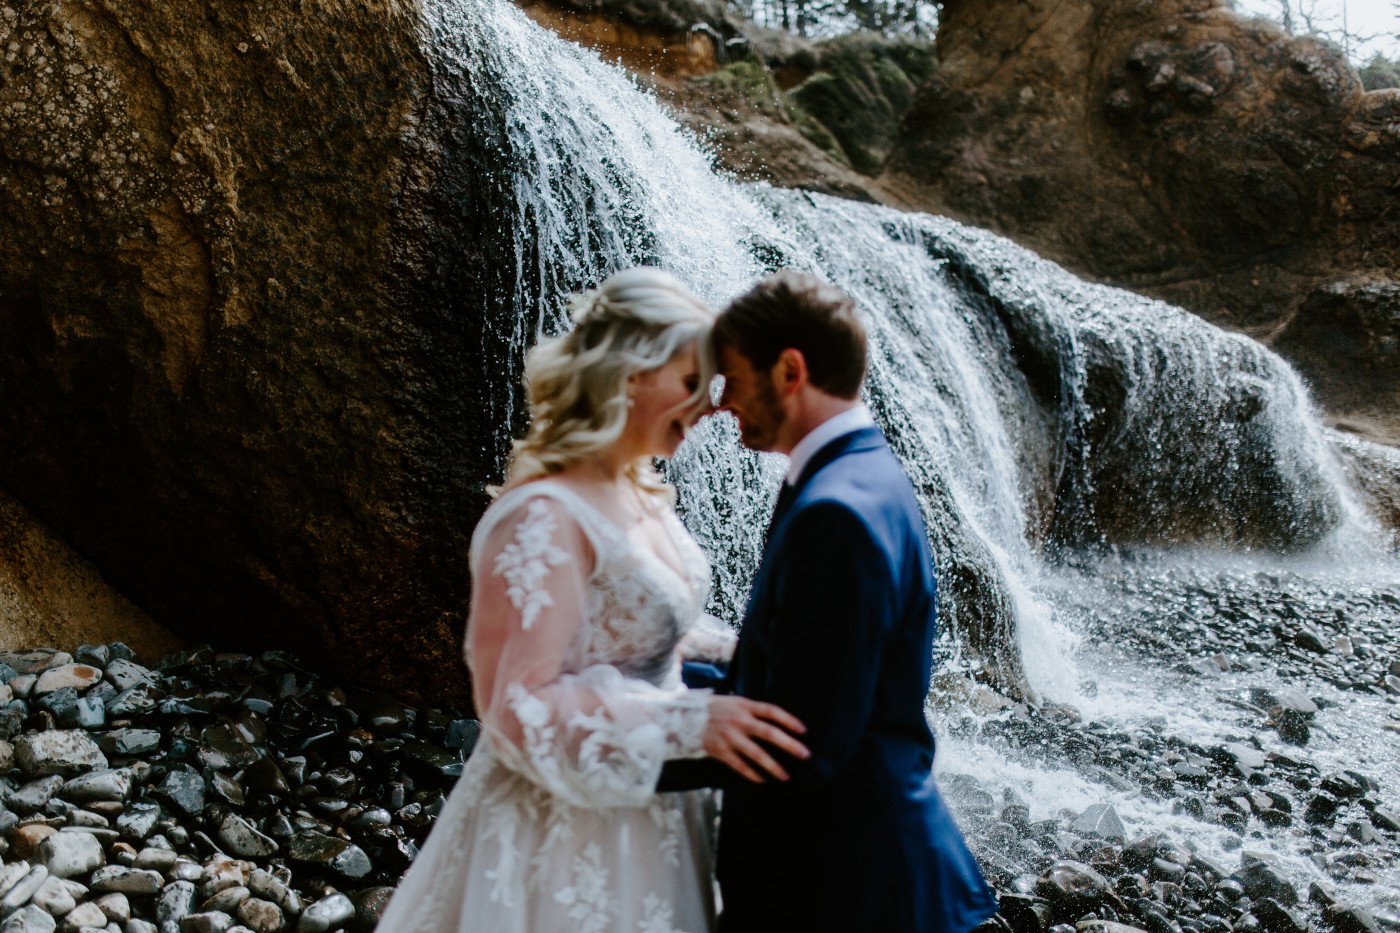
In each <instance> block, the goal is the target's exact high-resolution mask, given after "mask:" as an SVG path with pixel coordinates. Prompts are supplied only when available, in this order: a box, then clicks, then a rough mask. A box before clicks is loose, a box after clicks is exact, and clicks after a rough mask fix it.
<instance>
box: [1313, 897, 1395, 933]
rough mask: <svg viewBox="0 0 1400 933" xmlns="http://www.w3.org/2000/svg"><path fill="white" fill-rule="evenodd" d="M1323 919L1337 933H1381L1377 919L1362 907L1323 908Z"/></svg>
mask: <svg viewBox="0 0 1400 933" xmlns="http://www.w3.org/2000/svg"><path fill="white" fill-rule="evenodd" d="M1322 919H1323V921H1324V922H1325V923H1326V924H1327V925H1328V926H1329V927H1331V928H1332V930H1334V931H1335V933H1381V928H1380V925H1379V924H1377V923H1376V918H1375V917H1373V916H1371V914H1370V913H1369V912H1368V911H1366V910H1364V909H1363V908H1360V907H1343V906H1340V905H1335V904H1332V905H1328V906H1327V907H1325V908H1323V911H1322Z"/></svg>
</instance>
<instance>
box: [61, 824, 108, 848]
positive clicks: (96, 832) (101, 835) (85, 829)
mask: <svg viewBox="0 0 1400 933" xmlns="http://www.w3.org/2000/svg"><path fill="white" fill-rule="evenodd" d="M59 832H60V833H82V834H83V835H86V836H93V837H95V838H96V839H97V841H98V842H99V843H101V844H102V848H104V849H105V848H107V847H108V846H109V845H111V844H112V843H114V842H116V841H117V840H119V839H121V833H119V832H117V831H116V830H115V829H107V828H105V827H103V826H71V825H70V826H65V827H63V828H62V829H60V830H59Z"/></svg>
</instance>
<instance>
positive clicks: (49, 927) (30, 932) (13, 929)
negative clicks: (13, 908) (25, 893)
mask: <svg viewBox="0 0 1400 933" xmlns="http://www.w3.org/2000/svg"><path fill="white" fill-rule="evenodd" d="M57 928H58V921H57V920H55V919H54V918H53V917H52V916H51V915H50V914H49V913H48V911H45V910H42V909H40V908H39V907H36V906H35V905H33V904H30V905H29V906H27V907H25V908H24V909H22V910H20V911H18V912H17V913H13V914H11V915H10V916H9V917H8V918H6V920H5V922H4V923H3V924H0V933H53V931H54V930H56V929H57Z"/></svg>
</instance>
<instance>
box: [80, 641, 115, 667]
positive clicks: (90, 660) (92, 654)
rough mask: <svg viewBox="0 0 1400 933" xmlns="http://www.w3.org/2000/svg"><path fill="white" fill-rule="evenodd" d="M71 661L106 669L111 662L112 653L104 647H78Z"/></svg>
mask: <svg viewBox="0 0 1400 933" xmlns="http://www.w3.org/2000/svg"><path fill="white" fill-rule="evenodd" d="M73 660H74V661H77V662H78V663H79V664H87V665H89V666H91V667H106V666H107V665H108V664H110V663H111V662H112V651H111V649H110V648H108V647H107V646H106V645H79V646H78V649H77V650H76V651H74V652H73Z"/></svg>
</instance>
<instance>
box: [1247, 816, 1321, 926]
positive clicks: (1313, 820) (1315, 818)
mask: <svg viewBox="0 0 1400 933" xmlns="http://www.w3.org/2000/svg"><path fill="white" fill-rule="evenodd" d="M1338 805H1339V803H1338V800H1337V798H1336V797H1333V796H1332V795H1331V794H1329V793H1327V792H1326V791H1319V792H1318V793H1317V794H1316V795H1315V796H1314V797H1313V798H1312V800H1310V801H1308V809H1307V810H1306V811H1305V812H1304V814H1303V818H1304V819H1305V820H1307V821H1308V822H1309V823H1326V824H1329V825H1330V824H1331V823H1332V820H1333V819H1335V818H1336V814H1337V807H1338ZM1259 919H1260V921H1262V920H1263V919H1264V918H1263V917H1260V918H1259Z"/></svg>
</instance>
